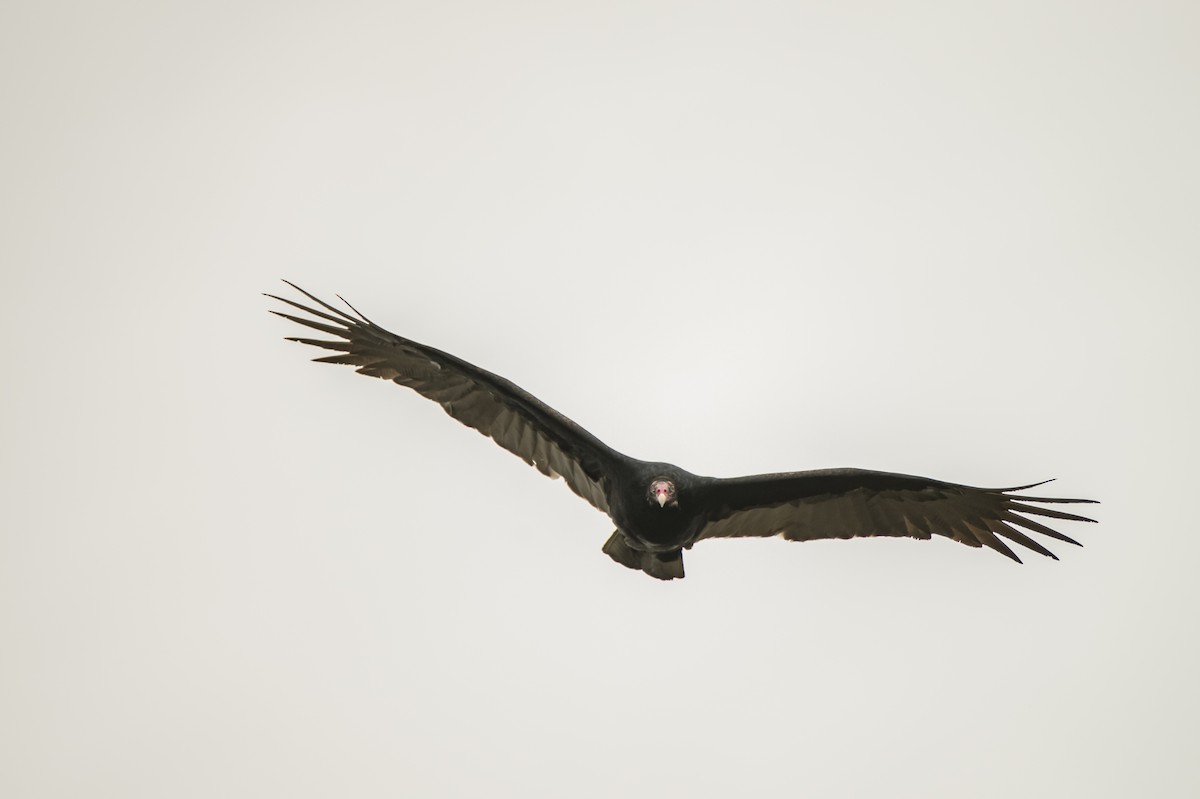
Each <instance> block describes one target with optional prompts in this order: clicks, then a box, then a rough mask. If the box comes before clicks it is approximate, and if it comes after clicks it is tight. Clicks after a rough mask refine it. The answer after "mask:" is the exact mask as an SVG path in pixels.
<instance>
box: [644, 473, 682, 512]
mask: <svg viewBox="0 0 1200 799" xmlns="http://www.w3.org/2000/svg"><path fill="white" fill-rule="evenodd" d="M646 501H647V502H649V503H650V504H651V505H658V507H660V508H678V507H679V499H678V498H677V497H676V495H675V483H674V482H672V481H671V480H668V479H667V478H665V477H655V478H654V479H653V480H651V481H650V486H649V487H648V488H647V489H646Z"/></svg>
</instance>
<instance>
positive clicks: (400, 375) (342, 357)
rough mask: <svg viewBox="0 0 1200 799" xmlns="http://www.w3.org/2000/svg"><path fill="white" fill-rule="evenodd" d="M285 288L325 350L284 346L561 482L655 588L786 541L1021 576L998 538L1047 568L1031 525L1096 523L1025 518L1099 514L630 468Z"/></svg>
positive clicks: (575, 432) (465, 372) (877, 476)
mask: <svg viewBox="0 0 1200 799" xmlns="http://www.w3.org/2000/svg"><path fill="white" fill-rule="evenodd" d="M285 282H287V281H285ZM288 285H289V286H292V287H293V288H295V289H296V290H297V291H299V292H301V293H302V294H304V296H306V297H308V298H309V299H310V300H312V301H313V302H314V303H316V304H317V305H318V306H319V308H313V307H308V306H305V305H302V304H300V303H297V302H293V301H292V300H287V299H284V298H282V297H276V296H275V295H273V294H268V295H267V296H269V297H271V298H272V299H276V300H279V301H280V302H283V303H286V304H287V305H289V306H291V307H293V308H296V309H299V310H301V311H304V312H305V313H306V314H308V315H309V316H310V317H313V318H308V317H302V316H294V315H292V314H289V313H282V312H280V311H272V313H276V314H278V315H279V316H282V317H284V318H285V319H290V320H292V321H293V322H296V323H298V324H301V325H304V326H306V327H309V328H312V329H314V330H318V331H320V332H322V333H325V334H327V335H329V336H331V337H332V339H331V340H325V339H311V338H301V337H291V338H289V340H290V341H299V342H300V343H302V344H310V345H312V346H314V347H321V348H323V349H326V350H331V351H332V352H333V353H334V354H332V355H328V356H325V357H323V358H317V359H315V360H317V361H319V362H322V363H342V364H348V365H350V366H354V367H356V368H357V371H359V372H361V373H362V374H365V375H370V376H372V377H381V378H384V379H385V380H391V381H393V382H395V383H399V384H400V385H402V386H407V387H409V388H411V389H413V390H414V391H416V392H418V393H419V394H421V395H422V396H424V397H427V398H428V399H431V400H433V401H434V402H436V403H438V404H439V405H441V406H442V408H443V409H444V410H445V411H446V413H448V414H450V415H451V416H452V417H454V418H455V419H457V420H458V421H460V422H462V423H463V424H465V425H467V426H468V427H473V428H475V429H476V430H478V431H479V432H481V433H483V434H484V435H485V436H487V437H489V438H491V439H492V440H493V441H495V442H496V443H497V444H499V445H500V446H502V447H504V448H505V449H506V450H508V451H509V452H511V453H513V454H514V455H516V456H517V457H519V458H521V459H522V460H524V461H525V462H526V463H528V464H531V465H532V466H535V467H536V468H537V469H538V470H539V471H541V472H542V473H543V474H547V475H549V476H551V477H562V478H563V480H564V481H566V483H567V485H568V486H570V488H571V490H572V491H574V492H575V493H576V494H578V495H579V496H581V497H583V498H584V499H586V500H587V501H588V502H590V503H591V504H592V505H593V506H595V507H596V508H597V509H598V510H601V511H603V512H604V513H607V514H608V515H609V517H610V518H611V519H612V520H613V522H614V523H615V524H616V526H617V529H616V531H615V532H614V533H613V534H612V536H611V537H610V538H609V539H608V542H607V543H605V545H604V552H606V553H607V554H608V555H609V556H610V557H611V558H612V559H613V560H615V561H617V562H618V563H620V564H622V565H624V566H628V567H629V568H631V569H640V570H641V571H644V572H645V573H646V574H649V575H650V576H652V577H657V578H659V579H660V580H670V579H674V578H676V577H683V550H684V549H690V548H691V546H692V545H693V544H695V543H696V542H697V541H701V540H703V539H706V538H736V537H747V536H758V537H768V536H775V535H781V536H783V537H784V538H786V539H789V540H792V541H810V540H813V539H817V538H858V537H862V536H909V537H912V538H930V537H931V536H934V535H941V536H945V537H947V538H952V539H954V540H955V541H960V542H962V543H964V544H967V545H968V546H973V547H979V546H987V547H991V548H992V549H994V550H996V551H997V552H1000V553H1002V554H1004V555H1007V556H1008V557H1010V558H1012V559H1013V560H1015V561H1017V562H1018V563H1020V562H1021V561H1020V558H1018V557H1017V555H1016V553H1014V552H1013V551H1012V549H1010V548H1009V547H1008V545H1007V544H1005V542H1004V541H1002V540H1001V539H1002V538H1006V539H1008V540H1009V541H1013V542H1016V543H1017V544H1020V545H1021V546H1023V547H1026V548H1028V549H1031V550H1033V551H1034V552H1038V553H1040V554H1042V555H1046V556H1047V557H1051V558H1055V556H1054V554H1053V553H1051V552H1050V550H1048V549H1046V548H1045V547H1044V546H1042V545H1041V544H1040V543H1038V542H1037V541H1035V540H1034V539H1032V538H1030V537H1029V535H1028V533H1030V532H1033V533H1040V534H1041V535H1045V536H1048V537H1050V538H1054V539H1057V540H1059V541H1065V542H1067V543H1070V544H1078V542H1077V541H1074V540H1073V539H1071V538H1068V537H1067V536H1065V535H1063V534H1062V533H1060V532H1058V531H1056V530H1052V529H1051V528H1049V527H1047V526H1046V525H1044V524H1041V523H1040V522H1038V521H1035V520H1034V519H1032V518H1029V517H1030V516H1041V517H1049V518H1052V519H1066V520H1070V521H1079V522H1091V521H1094V519H1088V518H1086V517H1083V516H1078V515H1076V514H1073V513H1066V512H1064V511H1060V510H1056V509H1054V508H1044V507H1039V506H1038V505H1034V504H1030V503H1043V504H1058V503H1080V502H1092V501H1093V500H1086V499H1054V498H1048V497H1029V496H1024V495H1021V494H1018V493H1015V492H1018V491H1023V490H1025V489H1027V488H1033V487H1034V485H1040V483H1035V484H1034V485H1027V486H1019V487H1016V488H972V487H971V486H965V485H957V484H955V483H945V482H942V481H941V480H931V479H929V478H927V477H913V476H911V475H905V474H890V473H887V472H874V471H868V470H865V469H823V470H817V471H808V472H790V473H787V474H765V475H755V476H752V477H736V478H732V479H722V478H715V477H701V476H699V475H695V474H691V473H690V472H687V471H685V470H683V469H681V468H679V467H678V466H673V465H671V464H669V463H654V462H649V461H641V460H637V459H635V458H630V457H628V456H626V455H622V454H621V453H619V452H617V451H615V450H613V449H611V448H610V447H608V446H607V445H605V444H604V443H603V442H602V441H600V440H599V439H598V438H596V437H595V436H593V435H592V434H591V433H589V432H588V431H586V430H584V429H583V428H582V427H580V426H579V425H577V424H575V422H573V421H571V420H570V419H568V418H567V417H565V416H563V415H562V414H561V413H559V412H558V411H556V410H554V409H553V408H550V407H548V406H547V405H545V404H544V403H542V402H541V401H540V400H538V399H537V398H536V397H534V396H533V395H531V394H529V393H528V392H526V391H524V390H523V389H521V388H520V387H519V386H516V385H514V384H513V383H511V382H509V381H508V380H505V379H504V378H503V377H500V376H499V375H494V374H492V373H491V372H487V371H485V370H483V369H480V368H479V367H477V366H473V365H471V364H469V363H467V362H466V361H464V360H462V359H460V358H456V357H454V356H453V355H450V354H449V353H445V352H442V351H441V350H436V349H434V348H433V347H428V346H425V345H424V344H418V343H417V342H415V341H411V340H410V339H406V338H403V337H401V336H397V335H396V334H395V333H389V332H388V331H387V330H384V329H383V328H382V327H379V326H378V325H376V324H375V323H373V322H372V321H370V320H369V319H367V318H366V317H365V316H363V315H362V314H360V313H358V311H357V310H355V309H354V308H353V306H350V304H349V303H346V304H347V307H349V308H350V310H351V311H353V313H354V314H355V315H353V316H352V315H351V314H348V313H346V312H344V311H341V310H339V309H337V308H335V307H333V306H332V305H329V304H327V303H325V302H322V301H321V300H319V299H317V298H316V297H314V296H313V295H311V294H309V293H308V292H306V291H304V290H303V289H301V288H300V287H299V286H295V285H294V284H292V283H288ZM343 302H344V300H343ZM322 309H323V310H322ZM1055 559H1056V560H1057V558H1055Z"/></svg>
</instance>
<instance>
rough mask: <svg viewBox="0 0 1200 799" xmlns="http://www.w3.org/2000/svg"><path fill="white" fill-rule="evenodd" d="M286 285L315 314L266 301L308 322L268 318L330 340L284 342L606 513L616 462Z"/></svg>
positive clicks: (574, 434)
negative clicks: (403, 400)
mask: <svg viewBox="0 0 1200 799" xmlns="http://www.w3.org/2000/svg"><path fill="white" fill-rule="evenodd" d="M284 282H285V283H288V281H286V280H285V281H284ZM288 285H289V286H291V287H292V288H294V289H296V290H297V291H299V292H300V293H301V294H303V295H304V296H305V297H308V298H309V299H310V300H312V301H313V302H314V303H316V304H317V305H318V306H320V308H313V307H309V306H306V305H302V304H300V303H298V302H293V301H292V300H288V299H284V298H283V297H276V296H275V295H274V294H268V295H267V296H268V297H271V298H272V299H275V300H279V301H280V302H283V303H286V304H287V305H290V306H292V307H293V308H296V309H299V310H300V311H303V312H304V313H306V314H308V315H309V316H310V317H315V318H308V317H302V316H295V315H293V314H289V313H283V312H282V311H272V312H271V313H274V314H277V315H279V316H282V317H284V318H285V319H290V320H291V321H293V322H296V323H298V324H301V325H304V326H306V327H310V328H312V329H314V330H318V331H320V332H322V333H325V334H327V335H329V336H332V337H333V338H332V340H327V339H312V338H301V337H289V338H288V340H289V341H298V342H300V343H302V344H310V345H312V346H314V347H321V348H323V349H327V350H333V351H334V352H335V353H336V354H334V355H329V356H326V357H323V358H315V359H314V360H316V361H318V362H321V363H342V364H348V365H350V366H354V367H356V368H357V371H358V372H360V373H361V374H364V375H370V376H371V377H380V378H383V379H385V380H391V381H392V382H394V383H398V384H400V385H402V386H407V387H408V388H411V389H413V390H414V391H416V392H417V393H419V394H421V395H422V396H424V397H426V398H428V399H431V400H433V401H434V402H436V403H438V404H439V405H441V406H442V409H443V410H445V411H446V413H448V414H450V415H451V416H452V417H454V418H455V419H457V420H458V421H460V422H462V423H463V424H465V425H467V426H468V427H473V428H474V429H476V430H478V431H479V432H480V433H483V434H484V435H485V436H487V437H488V438H490V439H492V440H493V441H495V442H496V443H497V444H499V445H500V446H501V447H504V449H506V450H508V451H509V452H511V453H513V454H514V455H516V456H517V457H519V458H520V459H521V460H523V461H525V462H526V463H528V464H530V465H532V466H535V467H537V469H538V470H539V471H540V472H542V473H543V474H546V475H549V476H551V477H558V476H561V477H562V478H563V479H564V480H565V481H566V483H567V485H568V486H570V488H571V490H572V491H574V492H575V493H576V494H578V495H579V496H581V497H583V498H584V499H586V500H587V501H588V502H590V503H591V504H592V505H593V506H595V507H596V508H598V509H599V510H601V511H604V512H605V513H608V499H607V496H606V494H607V480H608V478H607V475H608V474H611V470H612V466H613V464H615V463H618V462H619V461H620V460H621V459H623V458H624V456H623V455H621V454H619V453H617V452H615V451H614V450H612V449H610V448H609V447H608V446H606V445H605V444H604V443H603V442H601V441H600V440H599V439H597V438H596V437H595V436H593V435H592V434H591V433H589V432H588V431H586V430H584V429H583V428H582V427H580V426H579V425H577V424H575V422H572V421H571V420H570V419H568V418H567V417H565V416H563V415H562V414H561V413H559V412H558V411H556V410H554V409H553V408H551V407H549V406H547V405H546V404H545V403H543V402H541V401H540V400H538V399H537V398H536V397H534V396H533V395H532V394H530V393H529V392H527V391H525V390H524V389H522V388H521V387H520V386H517V385H515V384H513V383H511V382H510V381H508V380H505V379H504V378H503V377H500V376H499V375H495V374H492V373H491V372H488V371H485V370H483V369H480V368H479V367H477V366H473V365H472V364H469V363H467V362H466V361H464V360H462V359H460V358H456V357H454V356H453V355H450V354H449V353H445V352H442V351H440V350H436V349H434V348H433V347H427V346H425V345H424V344H419V343H417V342H415V341H412V340H410V339H406V338H402V337H401V336H397V335H396V334H395V333H389V332H388V331H387V330H384V329H383V328H382V327H379V326H378V325H376V324H375V323H373V322H371V321H370V320H369V319H367V318H366V317H365V316H363V315H362V314H359V313H358V311H357V310H355V309H354V307H353V306H350V304H349V303H346V304H347V306H348V307H349V308H350V310H351V311H354V313H355V314H356V316H351V315H350V314H347V313H345V312H343V311H341V310H339V309H337V308H335V307H333V306H332V305H329V304H327V303H325V302H322V301H321V300H319V299H317V298H316V297H314V296H313V295H311V294H309V293H308V292H307V291H304V289H302V288H300V287H299V286H296V285H295V284H293V283H288ZM343 302H345V300H343Z"/></svg>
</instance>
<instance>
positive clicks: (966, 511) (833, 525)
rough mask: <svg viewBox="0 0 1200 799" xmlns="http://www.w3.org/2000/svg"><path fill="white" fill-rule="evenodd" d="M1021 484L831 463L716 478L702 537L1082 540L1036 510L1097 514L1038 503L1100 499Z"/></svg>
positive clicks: (1037, 548) (1004, 549)
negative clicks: (1036, 536) (963, 481)
mask: <svg viewBox="0 0 1200 799" xmlns="http://www.w3.org/2000/svg"><path fill="white" fill-rule="evenodd" d="M1035 485H1041V483H1034V484H1033V485H1027V486H1018V487H1016V488H972V487H971V486H964V485H955V484H954V483H943V482H941V481H940V480H931V479H929V478H926V477H913V476H911V475H906V474H890V473H888V472H873V471H868V470H866V469H824V470H820V471H811V472H792V473H790V474H765V475H757V476H754V477H738V478H734V479H728V480H715V481H714V482H713V483H712V484H711V486H710V489H709V490H710V492H711V493H710V494H709V509H708V518H709V522H708V524H707V525H706V526H705V527H704V528H703V529H702V530H701V531H700V535H699V536H698V537H697V540H700V539H704V538H738V537H744V536H761V537H768V536H775V535H779V536H783V537H784V538H786V539H788V540H791V541H811V540H814V539H818V538H859V537H864V536H896V537H902V536H907V537H911V538H930V537H932V536H935V535H941V536H945V537H947V538H953V539H954V540H955V541H960V542H962V543H964V544H966V545H968V546H972V547H978V546H987V547H991V548H992V549H994V550H996V551H997V552H1000V553H1002V554H1004V555H1007V556H1008V557H1010V558H1012V559H1013V560H1015V561H1017V562H1018V563H1020V562H1021V559H1020V558H1018V557H1017V555H1016V553H1014V552H1013V551H1012V550H1011V549H1010V548H1009V547H1008V545H1007V544H1005V543H1004V542H1003V541H1002V540H1001V538H1007V539H1009V540H1010V541H1015V542H1016V543H1018V544H1020V545H1021V546H1023V547H1027V548H1028V549H1032V550H1033V551H1034V552H1038V553H1041V554H1042V555H1046V556H1047V557H1051V558H1054V559H1055V560H1058V558H1057V557H1055V555H1054V554H1053V553H1052V552H1050V550H1048V549H1046V548H1045V547H1044V546H1042V545H1041V544H1039V543H1038V542H1037V541H1035V540H1033V539H1032V538H1030V537H1029V536H1028V535H1027V534H1026V531H1028V532H1034V533H1040V534H1042V535H1045V536H1049V537H1050V538H1055V539H1057V540H1059V541H1066V542H1067V543H1069V544H1075V545H1076V546H1078V545H1079V542H1078V541H1075V540H1074V539H1071V538H1068V537H1067V536H1065V535H1063V534H1062V533H1060V532H1058V531H1057V530H1052V529H1051V528H1049V527H1047V526H1046V525H1044V524H1042V523H1040V522H1038V521H1035V520H1034V519H1031V518H1029V517H1030V516H1042V517H1049V518H1052V519H1067V520H1070V521H1077V522H1093V521H1095V519H1088V518H1086V517H1084V516H1077V515H1075V514H1073V513H1065V512H1063V511H1060V510H1055V509H1053V508H1042V507H1038V506H1037V505H1034V504H1030V503H1039V502H1040V503H1051V504H1054V503H1077V502H1094V500H1088V499H1056V498H1049V497H1029V496H1024V495H1022V494H1017V493H1014V492H1017V491H1023V490H1025V489H1027V488H1033V487H1034V486H1035Z"/></svg>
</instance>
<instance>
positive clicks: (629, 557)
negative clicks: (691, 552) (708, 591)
mask: <svg viewBox="0 0 1200 799" xmlns="http://www.w3.org/2000/svg"><path fill="white" fill-rule="evenodd" d="M604 554H606V555H608V556H609V557H610V558H612V559H613V560H615V561H616V562H617V563H620V564H621V565H622V566H625V567H627V568H630V569H637V570H638V571H644V572H645V573H646V574H648V575H650V576H651V577H654V578H656V579H659V580H675V579H681V578H682V577H683V550H681V549H677V550H675V551H674V552H643V551H641V550H640V549H634V548H633V547H631V546H629V544H628V543H627V542H626V541H625V536H623V535H621V531H620V530H617V531H615V532H614V533H613V534H612V535H611V536H609V539H608V541H606V542H605V543H604Z"/></svg>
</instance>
